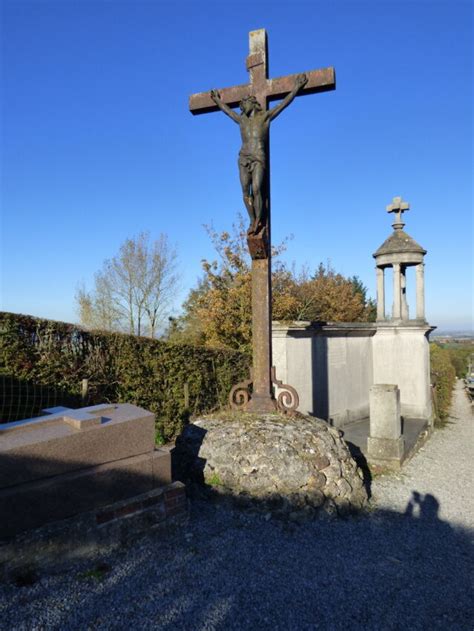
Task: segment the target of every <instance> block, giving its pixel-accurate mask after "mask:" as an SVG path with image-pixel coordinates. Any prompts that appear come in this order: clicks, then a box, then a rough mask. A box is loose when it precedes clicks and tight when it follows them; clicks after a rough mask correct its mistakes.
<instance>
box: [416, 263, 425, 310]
mask: <svg viewBox="0 0 474 631" xmlns="http://www.w3.org/2000/svg"><path fill="white" fill-rule="evenodd" d="M416 319H417V320H424V319H425V264H424V263H419V264H418V265H417V266H416Z"/></svg>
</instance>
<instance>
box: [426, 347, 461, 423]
mask: <svg viewBox="0 0 474 631" xmlns="http://www.w3.org/2000/svg"><path fill="white" fill-rule="evenodd" d="M430 356H431V383H432V384H433V385H434V388H435V403H436V408H437V409H436V410H435V412H436V416H437V419H435V423H436V421H438V423H441V424H442V422H443V419H445V418H446V417H447V415H448V412H449V406H450V404H451V397H452V393H453V388H454V383H455V381H456V370H455V368H454V366H453V364H452V362H451V355H450V353H449V350H447V349H444V348H441V347H440V346H439V345H438V344H436V343H434V344H430Z"/></svg>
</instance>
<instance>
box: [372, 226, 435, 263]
mask: <svg viewBox="0 0 474 631" xmlns="http://www.w3.org/2000/svg"><path fill="white" fill-rule="evenodd" d="M404 252H407V253H414V254H415V253H416V254H423V255H425V254H426V250H424V249H423V248H422V247H421V245H419V243H417V242H416V241H415V239H412V238H411V237H410V235H409V234H407V233H406V232H405V231H404V230H401V229H399V230H394V231H393V232H392V234H391V235H390V236H389V237H388V239H386V240H385V241H384V242H383V243H382V245H381V246H380V247H379V249H378V250H377V251H376V252H375V254H373V256H374V258H377V257H378V256H380V255H382V254H402V253H404Z"/></svg>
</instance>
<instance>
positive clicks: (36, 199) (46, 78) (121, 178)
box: [1, 0, 473, 329]
mask: <svg viewBox="0 0 474 631" xmlns="http://www.w3.org/2000/svg"><path fill="white" fill-rule="evenodd" d="M1 5H2V23H1V31H2V32H1V39H2V51H1V52H2V79H1V81H2V93H3V108H2V137H1V151H2V187H1V204H2V257H1V264H2V302H1V307H2V308H3V309H5V310H8V311H14V312H22V313H29V314H32V315H37V316H43V317H49V318H53V319H58V320H66V321H75V320H77V315H76V313H75V305H74V293H75V290H76V287H77V285H78V284H79V283H81V282H85V284H86V285H87V286H89V287H91V286H92V282H93V275H94V272H96V271H97V270H98V269H99V268H100V266H101V264H102V262H103V260H104V259H106V258H109V257H111V256H113V255H114V254H115V253H116V252H117V250H118V248H119V246H120V244H121V243H122V242H123V241H124V239H126V238H127V237H131V236H133V235H136V234H138V233H139V232H140V231H143V230H148V231H149V232H150V233H151V235H152V236H158V234H159V233H161V232H164V233H166V234H167V235H168V236H169V239H170V241H171V243H173V244H175V245H176V247H177V249H178V252H179V257H180V267H181V272H182V282H181V287H180V288H179V290H177V292H176V301H175V312H176V313H177V312H178V311H179V308H180V304H181V302H182V301H183V299H184V298H185V296H186V294H187V292H188V291H189V289H190V287H192V286H193V285H194V284H195V282H196V280H197V278H198V276H199V275H200V273H201V269H200V261H201V259H203V258H212V257H213V250H212V246H211V245H210V242H209V238H208V237H207V235H206V233H205V230H204V229H203V227H202V225H203V224H210V223H212V224H213V225H214V227H215V229H216V230H224V229H228V228H229V227H230V226H231V224H232V222H233V221H235V219H236V216H237V213H238V212H239V211H244V209H243V205H242V203H241V196H240V185H239V180H238V172H237V165H236V161H237V153H238V150H239V145H240V140H239V133H238V128H237V127H236V126H235V125H234V124H233V123H232V122H231V121H230V120H229V119H228V118H227V117H225V116H224V115H223V114H221V113H213V114H208V115H204V116H198V117H194V116H192V115H191V114H190V113H189V111H188V97H189V95H190V94H192V93H194V92H201V91H205V90H209V89H211V88H213V87H217V88H219V87H225V86H231V85H236V84H240V83H245V82H246V81H247V73H246V70H245V57H246V55H247V54H248V32H249V31H251V30H254V29H257V28H266V30H267V32H268V37H269V47H270V75H271V76H273V77H276V76H281V75H285V74H290V73H295V72H302V71H305V70H311V69H315V68H322V67H326V66H335V68H336V73H337V89H336V91H335V92H328V93H324V94H318V95H312V96H307V97H305V98H297V99H296V101H295V102H294V103H293V104H292V106H291V107H290V108H288V110H286V111H285V112H284V113H283V114H282V115H281V117H279V118H278V120H276V121H275V122H274V124H273V127H272V155H271V169H272V170H271V176H272V227H273V239H274V241H275V242H278V241H280V240H281V239H282V238H284V237H285V236H286V235H289V234H292V235H293V239H292V240H291V242H290V243H289V247H288V250H287V252H286V255H285V256H286V258H287V260H288V261H289V262H292V261H295V262H296V264H297V265H298V266H299V265H303V264H307V265H309V267H310V268H311V267H316V266H317V265H318V263H319V262H320V261H324V262H326V261H327V260H330V261H331V263H332V265H333V267H334V268H335V269H336V270H337V271H339V272H341V273H343V274H346V275H353V274H356V275H358V276H359V277H360V278H361V279H362V281H363V282H364V283H365V284H366V285H367V286H368V288H369V293H370V294H371V295H372V296H375V271H374V261H373V258H372V256H371V255H372V253H373V252H374V251H375V250H376V249H377V248H378V246H379V245H381V243H382V242H383V241H384V240H385V238H386V237H387V236H388V235H389V234H390V231H391V223H392V221H391V216H389V215H388V214H387V213H386V212H385V206H386V205H387V204H388V203H390V201H391V199H392V197H394V196H395V195H401V196H402V197H403V198H404V199H406V200H407V201H409V202H410V204H411V210H410V211H409V212H408V213H406V214H405V216H404V217H405V220H406V224H407V225H406V228H405V229H406V231H407V232H408V233H409V234H410V235H411V236H412V237H413V238H414V239H415V240H417V241H418V242H419V243H420V244H421V245H422V246H423V247H425V248H426V249H427V250H428V255H427V257H426V286H427V297H426V302H427V305H426V306H427V317H428V320H429V321H430V323H432V324H434V325H438V326H439V327H440V328H458V329H466V328H472V263H473V257H472V236H473V235H472V118H471V116H472V114H471V111H472V110H471V108H472V49H471V43H470V41H471V37H472V6H471V3H470V2H461V1H459V0H446V1H441V2H434V1H419V2H414V1H407V0H405V1H404V0H398V1H397V2H388V1H385V0H377V1H374V0H369V1H365V2H359V1H358V0H353V1H346V2H343V1H340V0H333V1H330V0H327V1H325V2H317V1H312V2H301V1H298V0H293V1H292V2H262V1H260V2H259V1H258V0H256V1H254V2H246V1H240V2H235V3H226V2H209V1H206V0H201V1H199V2H197V1H196V2H184V1H181V2H180V1H177V2H172V3H171V2H161V1H160V2H159V1H147V2H142V1H140V0H137V1H128V2H122V1H114V0H112V1H107V2H104V1H96V0H79V1H72V0H61V1H54V2H50V1H44V0H37V1H34V2H31V1H28V2H27V1H22V0H15V1H11V0H10V1H9V0H3V2H2V3H1ZM409 280H410V279H409ZM412 305H413V309H414V304H413V303H412Z"/></svg>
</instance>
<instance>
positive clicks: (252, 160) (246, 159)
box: [239, 151, 265, 173]
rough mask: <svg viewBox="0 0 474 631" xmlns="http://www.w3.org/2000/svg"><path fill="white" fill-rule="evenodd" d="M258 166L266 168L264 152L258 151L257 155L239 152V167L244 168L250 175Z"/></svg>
mask: <svg viewBox="0 0 474 631" xmlns="http://www.w3.org/2000/svg"><path fill="white" fill-rule="evenodd" d="M257 164H260V165H261V166H262V167H263V168H265V154H264V152H263V151H256V152H255V153H246V152H244V151H240V152H239V167H243V168H244V169H247V171H248V172H249V173H252V171H253V170H254V168H255V167H256V166H257Z"/></svg>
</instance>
